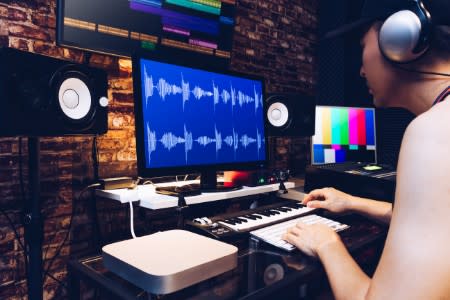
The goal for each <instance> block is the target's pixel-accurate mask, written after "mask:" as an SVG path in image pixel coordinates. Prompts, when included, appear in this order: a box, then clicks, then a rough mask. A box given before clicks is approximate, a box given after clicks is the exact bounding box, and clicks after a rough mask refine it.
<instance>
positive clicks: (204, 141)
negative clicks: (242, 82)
mask: <svg viewBox="0 0 450 300" xmlns="http://www.w3.org/2000/svg"><path fill="white" fill-rule="evenodd" d="M146 125H147V126H146V127H147V149H148V156H149V162H151V155H152V153H153V152H155V151H156V149H157V145H158V143H160V144H161V145H162V146H163V148H164V149H166V150H168V151H171V150H172V149H174V148H175V147H177V146H178V145H180V144H184V152H185V161H186V163H188V153H189V151H191V150H192V149H193V148H194V142H195V143H197V144H198V145H200V146H202V147H207V146H208V145H210V144H215V150H216V157H217V156H218V153H219V151H220V150H221V149H222V148H223V146H224V145H226V146H228V147H229V148H232V149H231V150H232V151H234V153H235V155H236V151H238V150H239V148H241V147H242V148H243V149H247V148H248V147H249V146H251V145H252V144H254V143H256V144H257V156H258V157H259V156H260V150H261V148H262V146H263V144H264V143H265V139H264V137H263V136H262V135H261V134H260V133H259V131H258V130H257V131H256V137H251V136H249V135H247V134H243V135H241V136H239V134H238V133H236V132H235V131H234V129H233V132H232V134H231V135H228V136H226V137H225V138H222V133H221V132H219V131H218V130H217V128H216V126H214V137H209V136H206V135H202V136H198V137H197V138H195V139H194V138H193V135H192V132H189V131H188V130H187V129H186V125H184V127H183V129H184V130H183V136H178V135H176V134H174V133H173V132H164V133H163V134H162V135H161V138H160V139H158V138H157V134H156V131H152V130H151V128H150V124H149V123H148V122H147V124H146Z"/></svg>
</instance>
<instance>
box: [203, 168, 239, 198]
mask: <svg viewBox="0 0 450 300" xmlns="http://www.w3.org/2000/svg"><path fill="white" fill-rule="evenodd" d="M241 188H242V186H225V185H224V183H223V182H217V172H216V170H206V171H202V172H201V174H200V190H201V192H204V193H215V192H228V191H235V190H239V189H241Z"/></svg>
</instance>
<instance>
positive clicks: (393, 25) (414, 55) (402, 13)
mask: <svg viewBox="0 0 450 300" xmlns="http://www.w3.org/2000/svg"><path fill="white" fill-rule="evenodd" d="M431 31H432V22H431V16H430V13H429V12H428V10H427V9H426V8H425V7H424V6H423V3H422V1H421V0H411V1H409V2H408V5H407V6H406V7H404V8H402V10H399V11H397V12H396V13H394V14H392V15H390V16H389V17H388V18H387V19H386V20H385V21H384V23H383V25H382V26H381V29H380V33H379V36H378V43H379V45H380V50H381V53H382V54H383V55H384V57H385V58H386V59H388V60H389V61H391V62H394V63H397V64H398V63H400V64H401V63H409V62H411V61H414V60H416V59H418V58H420V57H421V56H422V55H423V54H424V53H425V52H426V51H427V49H428V48H429V42H430V37H431Z"/></svg>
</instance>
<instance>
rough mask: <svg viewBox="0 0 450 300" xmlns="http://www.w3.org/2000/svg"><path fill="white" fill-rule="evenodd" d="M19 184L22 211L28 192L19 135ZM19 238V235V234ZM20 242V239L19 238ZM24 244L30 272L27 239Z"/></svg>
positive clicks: (24, 253)
mask: <svg viewBox="0 0 450 300" xmlns="http://www.w3.org/2000/svg"><path fill="white" fill-rule="evenodd" d="M18 142H19V185H20V195H21V198H22V203H23V207H22V211H25V202H26V194H25V184H24V182H23V160H22V137H19V140H18ZM17 238H19V236H17ZM19 243H20V240H19ZM21 245H22V249H23V255H24V259H25V272H26V273H27V274H28V245H27V243H26V240H25V239H24V242H23V244H21Z"/></svg>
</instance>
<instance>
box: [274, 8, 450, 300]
mask: <svg viewBox="0 0 450 300" xmlns="http://www.w3.org/2000/svg"><path fill="white" fill-rule="evenodd" d="M401 2H406V1H400V0H371V1H369V0H368V1H366V2H365V7H366V8H367V9H366V11H364V9H363V14H364V13H365V14H366V17H367V15H370V14H371V12H370V9H368V8H369V7H370V6H371V5H372V6H373V7H375V6H377V7H380V6H381V7H383V6H385V8H386V9H385V10H386V12H389V13H392V12H395V10H392V7H389V6H392V3H400V4H401ZM424 2H425V1H424ZM427 3H428V4H429V6H431V7H432V8H433V10H430V13H431V16H432V17H435V15H436V14H439V13H441V14H442V15H443V14H448V12H449V11H450V9H448V8H449V7H450V5H449V0H445V1H444V0H440V1H438V0H433V1H431V0H430V1H427V2H425V3H424V4H425V7H427ZM387 7H389V9H391V11H389V9H388V8H387ZM442 12H444V13H442ZM372 13H374V12H372ZM433 14H435V15H433ZM380 17H381V15H377V16H376V18H375V19H377V20H380V21H375V22H373V20H372V23H370V25H368V24H366V25H368V26H369V29H368V30H367V31H366V32H365V33H364V35H363V37H362V39H361V46H362V48H363V54H362V67H361V72H360V74H361V76H363V77H364V78H365V79H366V81H367V85H368V88H369V91H370V93H371V94H372V95H373V98H374V103H375V105H376V106H377V107H403V108H406V109H408V110H409V111H411V112H413V113H414V114H416V115H417V117H416V118H415V119H414V120H413V121H412V122H411V123H410V125H409V126H408V128H407V130H406V132H405V135H404V138H403V141H402V146H401V150H400V155H399V162H398V167H397V188H396V194H395V204H394V205H393V206H392V205H391V204H390V203H386V202H380V201H375V200H370V199H363V198H358V197H353V196H351V195H348V194H346V193H343V192H340V191H338V190H335V189H333V188H324V189H319V190H314V191H312V192H311V193H309V194H308V195H306V196H305V198H304V200H303V203H305V204H307V205H308V206H310V207H317V208H324V209H327V210H330V211H332V212H344V211H353V212H357V213H361V214H364V215H366V216H369V217H372V218H376V219H378V220H381V221H383V222H386V223H389V222H390V227H389V232H388V236H387V240H386V244H385V247H384V250H383V253H382V256H381V259H380V262H379V265H378V267H377V269H376V271H375V273H374V276H373V278H369V277H368V276H367V275H366V274H365V273H364V272H363V271H362V270H361V269H360V268H359V266H358V265H357V264H356V263H355V261H354V260H353V259H352V257H351V256H350V255H349V253H348V252H347V250H346V248H345V246H344V245H343V243H342V242H341V240H340V238H339V236H338V235H337V234H336V233H335V232H334V231H333V230H331V229H329V228H328V227H327V226H325V225H321V224H317V225H306V224H303V223H299V224H297V225H296V226H295V227H293V228H290V229H289V230H288V232H287V233H286V234H285V235H284V236H283V237H284V239H285V240H286V241H288V242H289V243H291V244H293V245H295V246H297V247H298V248H299V249H300V250H301V251H303V252H304V253H306V254H308V255H311V256H316V257H318V258H319V259H320V260H321V262H322V264H323V266H324V268H325V270H326V273H327V276H328V278H329V281H330V284H331V287H332V290H333V293H334V295H335V297H336V299H408V300H410V299H450V284H449V282H450V156H449V152H450V92H449V90H450V89H449V87H450V77H449V76H448V75H446V74H448V73H450V27H449V26H439V27H435V28H434V29H433V30H435V32H434V33H433V42H432V43H431V45H430V48H429V49H428V50H427V51H426V53H425V54H424V55H422V56H421V57H420V58H419V59H417V60H415V61H413V62H409V63H407V64H401V65H398V64H395V63H393V62H391V61H389V60H388V59H386V57H385V55H384V54H383V53H382V52H381V50H380V45H379V34H380V28H381V26H382V24H383V23H382V22H381V21H382V20H383V18H380ZM444 17H445V16H444ZM447 18H449V19H450V17H447ZM368 19H370V18H368ZM436 19H437V18H434V20H436ZM446 22H448V21H446ZM359 25H361V24H359ZM446 25H450V24H446ZM425 73H426V74H425ZM431 73H433V74H431ZM437 73H442V74H437ZM435 102H438V103H435Z"/></svg>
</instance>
